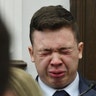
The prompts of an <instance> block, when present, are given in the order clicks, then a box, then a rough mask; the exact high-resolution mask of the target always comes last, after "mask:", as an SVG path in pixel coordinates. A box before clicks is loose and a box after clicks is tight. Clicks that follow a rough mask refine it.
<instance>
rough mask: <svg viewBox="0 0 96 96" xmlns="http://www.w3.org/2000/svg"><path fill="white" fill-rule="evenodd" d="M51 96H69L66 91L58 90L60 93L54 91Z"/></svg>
mask: <svg viewBox="0 0 96 96" xmlns="http://www.w3.org/2000/svg"><path fill="white" fill-rule="evenodd" d="M53 96H70V95H69V94H68V93H67V92H66V91H64V90H60V91H56V92H55V93H54V94H53Z"/></svg>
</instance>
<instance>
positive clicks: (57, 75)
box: [49, 72, 65, 78]
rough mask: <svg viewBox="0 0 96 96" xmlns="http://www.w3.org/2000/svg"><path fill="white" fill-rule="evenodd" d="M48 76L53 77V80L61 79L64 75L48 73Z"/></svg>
mask: <svg viewBox="0 0 96 96" xmlns="http://www.w3.org/2000/svg"><path fill="white" fill-rule="evenodd" d="M49 74H50V76H51V77H54V78H61V77H63V76H64V75H65V73H64V72H62V73H57V74H56V73H49Z"/></svg>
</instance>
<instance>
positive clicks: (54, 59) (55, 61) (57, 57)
mask: <svg viewBox="0 0 96 96" xmlns="http://www.w3.org/2000/svg"><path fill="white" fill-rule="evenodd" d="M50 64H51V66H54V67H58V66H61V65H62V59H61V58H60V55H59V54H58V53H54V54H52V58H51V62H50Z"/></svg>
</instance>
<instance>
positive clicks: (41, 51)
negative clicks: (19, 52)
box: [38, 47, 73, 56]
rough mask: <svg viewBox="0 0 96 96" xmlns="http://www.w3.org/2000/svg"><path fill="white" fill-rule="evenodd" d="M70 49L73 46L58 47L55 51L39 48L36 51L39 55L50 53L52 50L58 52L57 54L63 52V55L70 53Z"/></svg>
mask: <svg viewBox="0 0 96 96" xmlns="http://www.w3.org/2000/svg"><path fill="white" fill-rule="evenodd" d="M72 51H73V48H72V47H68V48H60V49H58V50H56V51H54V50H52V49H43V50H39V52H38V53H39V55H40V56H47V55H51V54H52V53H53V52H58V53H59V54H64V55H70V54H71V52H72Z"/></svg>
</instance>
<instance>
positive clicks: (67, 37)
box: [33, 28, 75, 46]
mask: <svg viewBox="0 0 96 96" xmlns="http://www.w3.org/2000/svg"><path fill="white" fill-rule="evenodd" d="M33 36H34V40H33V42H34V44H38V45H39V46H40V45H42V44H43V45H46V46H49V44H50V46H52V44H54V46H55V45H58V46H61V45H64V44H67V45H68V44H69V43H70V44H72V43H73V42H74V41H75V38H74V34H73V32H72V30H71V29H70V28H61V29H58V30H44V31H43V32H42V31H37V30H36V31H35V32H34V35H33Z"/></svg>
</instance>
